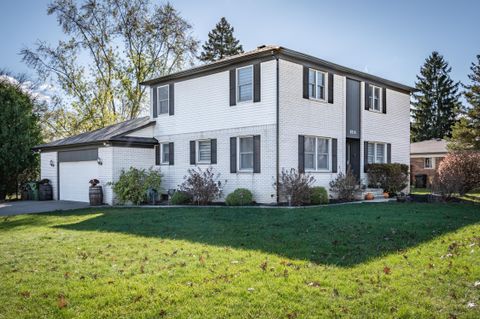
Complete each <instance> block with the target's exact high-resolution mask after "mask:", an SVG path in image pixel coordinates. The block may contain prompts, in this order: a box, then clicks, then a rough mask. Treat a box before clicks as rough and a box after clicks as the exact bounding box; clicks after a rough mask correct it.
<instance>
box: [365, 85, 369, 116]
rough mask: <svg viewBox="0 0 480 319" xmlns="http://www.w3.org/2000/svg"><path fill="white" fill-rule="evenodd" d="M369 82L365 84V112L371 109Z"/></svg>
mask: <svg viewBox="0 0 480 319" xmlns="http://www.w3.org/2000/svg"><path fill="white" fill-rule="evenodd" d="M368 86H369V84H368V82H365V110H367V111H368V110H369V109H370V99H369V98H368Z"/></svg>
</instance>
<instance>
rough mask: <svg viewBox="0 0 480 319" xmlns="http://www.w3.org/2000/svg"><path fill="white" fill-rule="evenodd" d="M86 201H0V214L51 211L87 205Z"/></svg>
mask: <svg viewBox="0 0 480 319" xmlns="http://www.w3.org/2000/svg"><path fill="white" fill-rule="evenodd" d="M88 206H89V204H88V203H84V202H72V201H66V200H58V201H57V200H50V201H30V200H24V201H14V202H5V203H0V216H8V215H19V214H30V213H42V212H52V211H55V210H70V209H77V208H85V207H88Z"/></svg>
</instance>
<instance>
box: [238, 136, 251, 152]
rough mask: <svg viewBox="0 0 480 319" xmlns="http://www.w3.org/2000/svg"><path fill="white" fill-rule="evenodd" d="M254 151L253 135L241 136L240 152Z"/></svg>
mask: <svg viewBox="0 0 480 319" xmlns="http://www.w3.org/2000/svg"><path fill="white" fill-rule="evenodd" d="M246 152H251V153H253V137H242V138H240V153H246Z"/></svg>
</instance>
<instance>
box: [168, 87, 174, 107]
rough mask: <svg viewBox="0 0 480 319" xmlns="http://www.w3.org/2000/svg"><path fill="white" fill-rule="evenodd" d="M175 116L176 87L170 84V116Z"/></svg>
mask: <svg viewBox="0 0 480 319" xmlns="http://www.w3.org/2000/svg"><path fill="white" fill-rule="evenodd" d="M174 114H175V85H174V84H173V83H170V85H169V86H168V115H174Z"/></svg>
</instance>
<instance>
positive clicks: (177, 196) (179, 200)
mask: <svg viewBox="0 0 480 319" xmlns="http://www.w3.org/2000/svg"><path fill="white" fill-rule="evenodd" d="M191 201H192V198H191V197H190V195H188V194H187V193H185V192H181V191H177V192H175V193H173V195H172V198H171V199H170V203H171V204H172V205H185V204H188V203H190V202H191Z"/></svg>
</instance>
